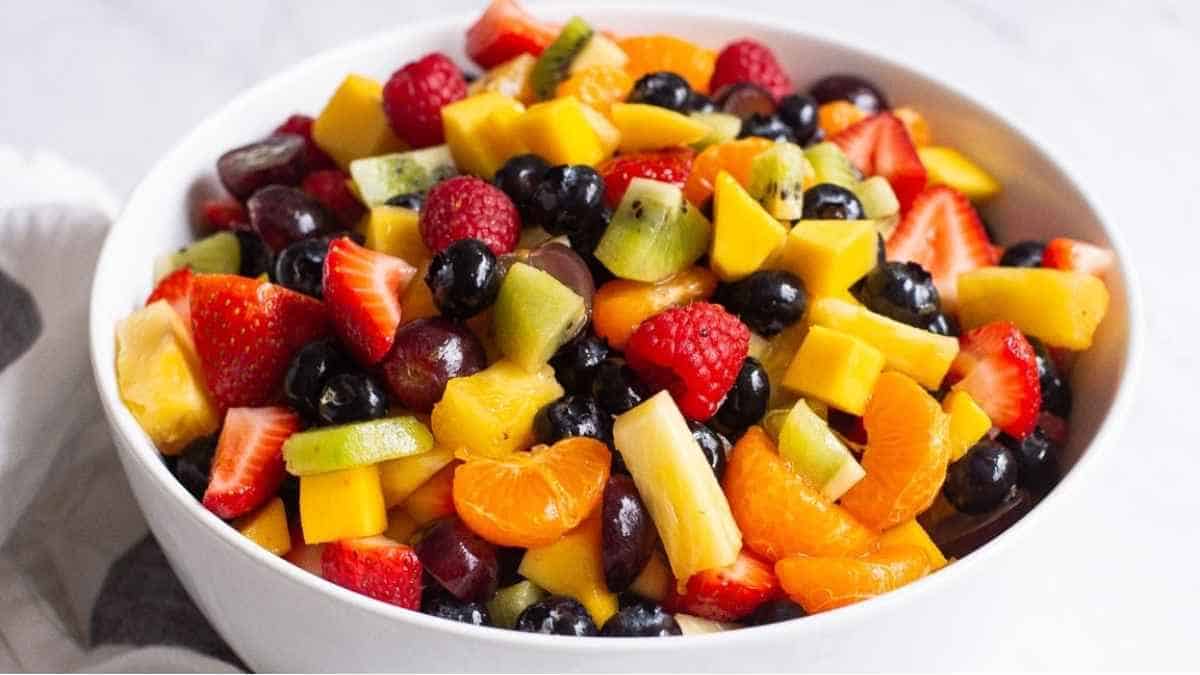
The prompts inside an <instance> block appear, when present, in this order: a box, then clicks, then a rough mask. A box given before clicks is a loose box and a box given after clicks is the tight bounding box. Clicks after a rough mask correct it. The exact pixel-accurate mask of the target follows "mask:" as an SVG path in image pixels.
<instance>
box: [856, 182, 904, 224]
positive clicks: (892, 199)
mask: <svg viewBox="0 0 1200 675" xmlns="http://www.w3.org/2000/svg"><path fill="white" fill-rule="evenodd" d="M853 192H854V196H856V197H858V201H859V203H861V204H862V207H863V215H865V216H866V217H867V218H868V219H870V220H885V219H887V218H891V217H892V216H894V215H896V214H898V213H900V200H899V199H896V192H895V191H894V190H892V185H891V183H888V181H887V179H886V178H884V177H883V176H871V177H870V178H868V179H866V180H864V181H863V182H861V183H859V184H858V185H856V186H854V188H853Z"/></svg>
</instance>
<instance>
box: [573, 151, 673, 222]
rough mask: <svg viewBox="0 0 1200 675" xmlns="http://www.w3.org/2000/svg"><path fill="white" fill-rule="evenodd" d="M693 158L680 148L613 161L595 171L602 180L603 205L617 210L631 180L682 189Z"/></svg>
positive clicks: (622, 157)
mask: <svg viewBox="0 0 1200 675" xmlns="http://www.w3.org/2000/svg"><path fill="white" fill-rule="evenodd" d="M695 156H696V154H695V153H694V152H692V151H691V150H686V149H682V148H681V149H679V150H663V151H660V152H636V153H633V154H629V155H621V156H619V157H613V158H612V159H610V160H608V161H606V162H604V163H603V164H601V165H600V166H598V167H596V171H598V172H599V173H600V177H601V178H603V179H604V201H605V203H606V204H608V205H609V206H610V207H611V208H614V209H615V208H617V205H618V204H620V203H621V197H624V196H625V190H627V189H628V188H629V183H630V181H632V180H633V179H634V178H649V179H651V180H657V181H661V182H663V183H670V184H672V185H677V186H679V187H680V188H682V187H683V186H684V184H685V183H687V179H688V174H690V173H691V172H692V160H693V159H694V158H695Z"/></svg>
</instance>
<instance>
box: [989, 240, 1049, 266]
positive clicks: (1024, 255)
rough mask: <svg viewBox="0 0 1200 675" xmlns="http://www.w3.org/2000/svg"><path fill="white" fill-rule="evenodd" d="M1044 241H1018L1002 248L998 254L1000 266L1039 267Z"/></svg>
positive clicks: (1044, 245)
mask: <svg viewBox="0 0 1200 675" xmlns="http://www.w3.org/2000/svg"><path fill="white" fill-rule="evenodd" d="M1045 252H1046V243H1045V242H1042V241H1032V240H1030V241H1019V242H1017V243H1015V244H1013V245H1012V246H1009V247H1008V248H1006V249H1004V255H1002V256H1000V266H1001V267H1041V266H1042V256H1043V255H1044V254H1045Z"/></svg>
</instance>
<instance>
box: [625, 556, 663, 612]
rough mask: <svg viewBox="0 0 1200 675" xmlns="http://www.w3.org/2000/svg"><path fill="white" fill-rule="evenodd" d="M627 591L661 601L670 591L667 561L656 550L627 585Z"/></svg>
mask: <svg viewBox="0 0 1200 675" xmlns="http://www.w3.org/2000/svg"><path fill="white" fill-rule="evenodd" d="M629 591H630V592H631V593H634V594H637V595H640V596H642V597H643V598H647V599H649V600H653V601H655V602H662V601H663V600H664V599H665V598H666V597H667V594H668V593H670V592H671V570H669V569H667V563H666V561H664V560H663V558H662V554H661V553H659V552H658V550H655V551H654V554H653V555H651V556H650V561H649V562H647V563H646V566H645V567H643V568H642V571H641V573H640V574H638V575H637V578H636V579H634V580H633V583H632V584H630V585H629Z"/></svg>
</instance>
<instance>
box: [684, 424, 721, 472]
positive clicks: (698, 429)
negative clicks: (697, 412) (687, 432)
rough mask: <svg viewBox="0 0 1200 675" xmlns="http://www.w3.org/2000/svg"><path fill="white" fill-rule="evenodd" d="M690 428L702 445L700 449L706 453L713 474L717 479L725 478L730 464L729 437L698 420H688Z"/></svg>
mask: <svg viewBox="0 0 1200 675" xmlns="http://www.w3.org/2000/svg"><path fill="white" fill-rule="evenodd" d="M688 429H691V430H692V440H694V441H696V445H699V446H700V451H701V452H703V453H704V461H706V462H708V465H709V466H711V467H712V470H713V475H715V476H716V477H717V480H721V479H722V478H724V476H725V467H726V466H727V465H728V464H729V448H730V447H731V446H730V443H729V439H728V438H725V436H723V435H722V434H721V433H719V432H717V431H714V430H713V429H712V427H709V426H708V425H707V424H704V423H703V422H697V421H696V420H689V421H688Z"/></svg>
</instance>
